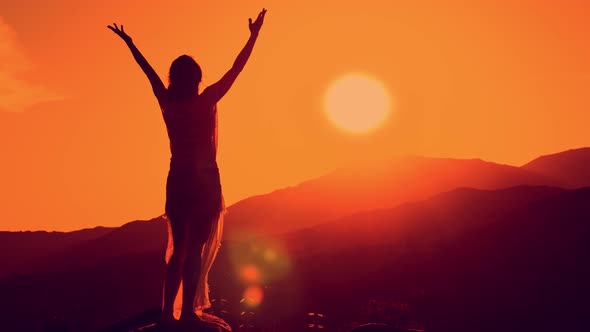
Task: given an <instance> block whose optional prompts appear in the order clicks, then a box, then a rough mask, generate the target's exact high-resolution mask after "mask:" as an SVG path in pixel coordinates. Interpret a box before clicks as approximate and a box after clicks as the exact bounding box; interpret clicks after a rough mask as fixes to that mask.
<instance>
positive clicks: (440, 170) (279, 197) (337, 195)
mask: <svg viewBox="0 0 590 332" xmlns="http://www.w3.org/2000/svg"><path fill="white" fill-rule="evenodd" d="M518 185H548V186H562V185H563V183H561V182H560V181H559V180H556V179H554V178H552V177H550V176H547V175H542V174H538V173H536V172H533V171H529V170H527V169H524V168H519V167H513V166H508V165H500V164H495V163H491V162H486V161H483V160H479V159H469V160H467V159H441V158H424V157H406V158H400V159H397V160H394V161H391V162H388V163H379V164H370V163H365V164H363V163H359V165H357V166H356V167H351V168H346V169H341V170H339V171H336V172H333V173H331V174H329V175H326V176H323V177H320V178H317V179H313V180H310V181H307V182H304V183H301V184H299V185H297V186H294V187H290V188H285V189H281V190H277V191H274V192H271V193H268V194H265V195H260V196H254V197H250V198H247V199H245V200H242V201H240V202H238V203H236V204H234V205H232V206H230V207H229V209H228V214H227V217H226V220H227V223H226V225H227V227H226V233H225V236H226V238H229V239H247V238H250V237H255V236H260V235H267V234H279V233H285V232H289V231H293V230H296V229H300V228H305V227H309V226H313V225H317V224H320V223H324V222H326V221H328V220H334V219H337V218H340V217H342V216H346V215H348V214H351V213H354V212H358V211H363V210H373V209H380V208H389V207H393V206H396V205H398V204H400V203H404V202H408V201H416V200H422V199H425V198H428V197H430V196H432V195H435V194H437V193H439V192H443V191H448V190H451V189H454V188H457V187H471V188H478V189H500V188H507V187H513V186H518Z"/></svg>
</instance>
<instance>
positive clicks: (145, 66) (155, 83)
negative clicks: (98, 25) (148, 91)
mask: <svg viewBox="0 0 590 332" xmlns="http://www.w3.org/2000/svg"><path fill="white" fill-rule="evenodd" d="M107 28H109V29H111V30H112V31H113V32H114V33H116V34H117V35H118V36H119V37H121V39H123V41H124V42H125V44H127V46H128V47H129V49H130V50H131V54H133V58H134V59H135V61H137V64H138V65H139V66H140V67H141V69H142V70H143V72H144V73H145V75H146V76H147V78H148V80H149V81H150V84H151V85H152V90H153V91H154V94H155V95H156V98H158V102H160V104H162V101H163V100H164V97H165V95H166V87H165V86H164V83H162V80H161V79H160V77H159V76H158V74H157V73H156V71H155V70H154V68H152V66H151V65H150V64H149V62H148V61H147V60H146V59H145V57H144V56H143V54H141V52H140V51H139V50H138V49H137V47H136V46H135V44H133V40H132V39H131V37H130V36H129V35H128V34H126V33H125V30H124V29H123V25H121V28H120V29H119V27H118V26H117V24H116V23H113V25H109V26H107Z"/></svg>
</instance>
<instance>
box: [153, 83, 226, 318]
mask: <svg viewBox="0 0 590 332" xmlns="http://www.w3.org/2000/svg"><path fill="white" fill-rule="evenodd" d="M161 107H162V111H163V115H164V121H165V122H166V127H167V130H168V137H169V139H170V151H171V158H170V171H169V172H168V178H167V182H166V216H167V219H168V247H167V250H166V262H168V261H169V260H170V257H171V256H172V253H173V251H174V241H173V236H172V234H173V233H172V230H173V228H174V227H183V226H186V225H182V224H183V223H189V225H188V227H190V228H191V231H195V227H198V228H199V229H200V230H199V231H198V232H199V234H202V235H203V236H202V238H201V241H204V242H205V244H204V245H203V249H202V251H201V270H200V276H199V281H198V284H197V294H196V298H195V302H194V308H195V311H200V310H203V309H206V308H209V307H210V306H211V303H210V301H209V286H208V274H209V270H210V269H211V266H212V265H213V261H214V260H215V257H216V255H217V251H218V249H219V246H220V243H221V235H222V231H223V214H224V212H225V206H224V202H223V195H222V191H221V183H220V178H219V170H218V167H217V162H216V154H217V107H216V105H215V103H211V102H209V101H208V100H206V99H204V98H203V97H202V96H201V95H195V96H193V97H190V98H187V99H185V100H181V101H169V102H167V103H165V104H163V105H162V104H161ZM185 229H186V228H185ZM187 247H188V248H191V245H190V243H189V244H188V246H187ZM181 306H182V287H180V290H179V294H178V295H177V297H176V301H175V303H174V309H175V314H176V315H178V314H179V313H180V309H181Z"/></svg>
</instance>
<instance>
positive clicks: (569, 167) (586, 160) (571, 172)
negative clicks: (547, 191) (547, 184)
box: [522, 147, 590, 188]
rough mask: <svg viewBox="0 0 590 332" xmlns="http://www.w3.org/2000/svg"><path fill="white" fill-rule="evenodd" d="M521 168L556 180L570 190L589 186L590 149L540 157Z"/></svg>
mask: <svg viewBox="0 0 590 332" xmlns="http://www.w3.org/2000/svg"><path fill="white" fill-rule="evenodd" d="M522 168H523V169H526V170H530V171H533V172H537V173H539V174H544V175H547V176H550V177H553V178H555V179H558V180H559V181H561V182H563V183H564V184H565V185H567V186H568V187H570V188H578V187H585V186H590V147H589V148H581V149H572V150H568V151H564V152H559V153H555V154H550V155H546V156H542V157H539V158H537V159H535V160H533V161H531V162H529V163H527V164H526V165H524V166H522Z"/></svg>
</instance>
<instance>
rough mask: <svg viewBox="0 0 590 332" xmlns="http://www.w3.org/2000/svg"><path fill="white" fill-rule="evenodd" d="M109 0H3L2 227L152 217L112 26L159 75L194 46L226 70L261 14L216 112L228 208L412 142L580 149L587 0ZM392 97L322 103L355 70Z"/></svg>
mask: <svg viewBox="0 0 590 332" xmlns="http://www.w3.org/2000/svg"><path fill="white" fill-rule="evenodd" d="M148 2H149V1H136V2H127V1H119V0H117V1H113V0H105V1H100V2H93V3H94V4H93V5H86V4H82V2H80V1H75V0H56V1H52V5H48V4H47V3H48V2H47V1H44V0H43V1H41V0H24V1H20V2H18V4H16V1H13V2H12V4H8V3H6V2H3V3H2V4H0V151H2V163H1V164H0V183H1V184H2V185H1V186H0V188H1V190H0V199H1V202H2V203H1V204H2V213H3V218H2V220H3V221H1V222H0V230H29V229H32V230H37V229H46V230H72V229H78V228H82V227H93V226H96V225H105V226H116V225H121V224H123V223H125V222H128V221H131V220H135V219H147V218H152V217H155V216H157V215H160V214H161V213H163V209H164V188H165V187H164V186H165V180H166V172H167V167H168V161H169V159H168V158H169V151H168V142H167V136H166V130H165V127H164V123H163V121H162V119H161V115H160V114H159V110H158V107H157V103H156V100H155V98H154V97H153V96H152V94H151V89H150V87H149V83H148V81H147V79H146V78H145V77H144V75H143V74H142V73H141V71H140V69H139V67H138V66H137V65H136V64H135V63H134V61H133V59H132V57H131V55H130V53H129V51H128V50H127V49H126V47H125V45H124V44H123V42H121V40H119V39H117V37H116V36H115V35H114V34H113V33H112V32H111V31H109V30H108V29H107V28H106V25H107V24H110V23H112V22H119V23H123V24H125V28H126V31H127V32H128V33H129V34H130V35H131V36H132V37H133V39H134V41H135V43H136V45H137V46H138V47H139V48H140V50H141V51H142V52H143V53H144V54H145V56H146V57H147V58H148V60H149V61H150V62H151V63H152V65H153V66H154V67H155V68H156V71H157V72H158V73H159V74H160V75H161V77H162V78H163V79H164V78H165V77H166V74H167V69H168V66H169V64H170V62H171V61H172V60H173V59H174V58H175V57H176V56H178V55H180V54H182V53H187V54H191V55H193V56H194V57H195V58H196V60H197V61H198V62H199V63H200V64H201V66H202V67H203V70H204V85H205V86H206V85H208V84H211V83H212V82H214V81H215V80H217V79H218V78H219V77H221V75H222V74H223V73H224V72H225V71H226V70H227V69H229V67H230V66H231V64H232V62H233V60H234V58H235V56H236V55H237V53H238V52H239V50H240V49H241V47H242V46H243V44H244V43H245V41H246V39H247V38H248V27H247V18H248V17H249V16H255V15H256V14H257V13H258V11H259V10H260V9H261V8H262V7H266V8H268V10H269V11H268V14H267V18H266V21H265V25H264V27H263V31H262V32H261V35H260V38H259V40H258V43H257V45H256V47H255V50H254V52H253V55H252V58H251V59H250V62H249V63H248V65H247V66H246V69H245V70H244V71H243V73H242V75H241V77H239V78H238V81H237V82H236V84H235V85H234V87H233V88H232V91H230V92H229V93H228V95H227V96H226V97H225V98H224V100H222V102H221V103H220V105H219V110H220V153H219V158H218V159H219V165H220V169H221V174H222V184H223V187H224V192H225V196H226V201H227V203H229V204H231V203H233V202H236V201H237V200H240V199H243V198H246V197H248V196H250V195H253V194H259V193H265V192H268V191H271V190H273V189H276V188H280V187H284V186H288V185H293V184H296V183H298V182H300V181H303V180H306V179H309V178H312V177H315V176H318V175H321V174H324V173H326V172H329V171H330V170H332V169H334V168H336V167H338V166H339V165H342V164H343V163H346V162H348V161H351V160H355V159H359V158H363V157H369V158H373V157H375V156H377V155H393V154H406V153H412V154H419V155H428V156H447V157H481V158H483V159H486V160H491V161H496V162H501V163H508V164H514V165H520V164H522V163H524V162H526V161H528V160H529V159H531V158H534V157H535V156H538V155H540V154H544V153H551V152H557V151H560V150H564V149H568V148H574V147H580V146H588V145H590V135H589V134H588V129H587V126H588V123H590V112H589V110H590V109H589V107H588V106H589V105H590V102H589V101H588V96H590V88H589V87H590V60H589V59H590V42H588V31H590V23H588V20H587V13H588V10H589V9H590V8H589V7H590V5H587V4H585V1H568V2H567V3H566V2H557V1H547V0H536V1H533V0H525V1H518V2H515V1H508V0H502V1H485V2H483V1H480V2H477V3H476V1H461V2H460V1H455V0H453V1H435V0H431V1H427V0H419V1H391V0H382V1H375V0H367V1H362V2H359V1H342V0H322V1H312V0H300V1H260V0H254V1H242V0H209V1H194V0H190V1H188V0H187V1H184V0H182V1H179V0H170V1H153V4H151V5H145V4H146V3H148ZM351 71H355V72H359V71H360V72H367V73H369V74H371V75H372V76H374V77H377V78H380V79H381V80H382V82H383V84H384V85H385V86H386V87H387V88H388V89H389V91H390V92H391V94H392V95H393V97H394V99H395V100H396V102H397V108H396V110H395V112H394V114H393V115H392V116H390V117H389V120H388V122H387V123H385V124H384V125H383V126H382V127H380V129H379V130H378V131H375V132H372V133H370V134H367V135H361V136H350V135H347V134H346V133H344V132H342V131H340V130H338V129H336V128H335V127H334V126H333V125H332V124H331V123H330V122H329V121H328V120H327V118H326V116H325V115H324V113H323V110H322V98H323V93H324V91H325V90H326V88H327V87H328V86H329V84H330V82H331V81H332V80H333V79H335V78H337V77H338V76H340V75H343V74H346V73H348V72H351Z"/></svg>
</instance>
